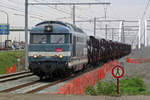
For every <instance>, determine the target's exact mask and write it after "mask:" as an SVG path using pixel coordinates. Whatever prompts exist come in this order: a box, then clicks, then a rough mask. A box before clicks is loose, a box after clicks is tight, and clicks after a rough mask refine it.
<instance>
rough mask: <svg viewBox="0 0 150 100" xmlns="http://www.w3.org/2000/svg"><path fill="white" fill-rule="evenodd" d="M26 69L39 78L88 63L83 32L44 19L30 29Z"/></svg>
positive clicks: (58, 22)
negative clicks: (27, 65) (27, 66)
mask: <svg viewBox="0 0 150 100" xmlns="http://www.w3.org/2000/svg"><path fill="white" fill-rule="evenodd" d="M28 55H29V69H30V70H31V71H32V72H33V73H34V74H36V75H38V76H39V77H40V78H42V77H43V76H44V77H52V76H53V74H54V73H57V74H58V73H59V74H64V72H66V71H68V70H69V71H70V70H72V71H78V70H81V69H82V68H83V67H84V66H85V64H87V63H88V57H87V34H86V33H84V32H83V31H82V30H81V29H80V28H78V27H76V26H74V25H72V24H69V23H63V22H60V21H45V22H42V23H39V24H37V25H36V26H35V27H34V28H33V29H32V30H31V32H30V43H29V53H28Z"/></svg>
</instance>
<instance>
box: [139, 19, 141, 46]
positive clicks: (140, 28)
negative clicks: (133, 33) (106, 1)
mask: <svg viewBox="0 0 150 100" xmlns="http://www.w3.org/2000/svg"><path fill="white" fill-rule="evenodd" d="M138 36H139V37H138V40H139V41H138V48H139V49H141V20H139V33H138Z"/></svg>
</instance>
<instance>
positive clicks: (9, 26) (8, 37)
mask: <svg viewBox="0 0 150 100" xmlns="http://www.w3.org/2000/svg"><path fill="white" fill-rule="evenodd" d="M6 15H7V25H8V34H7V40H8V39H9V27H10V26H9V16H8V13H7V12H6Z"/></svg>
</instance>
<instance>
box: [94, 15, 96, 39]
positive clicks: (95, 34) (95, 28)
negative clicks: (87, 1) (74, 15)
mask: <svg viewBox="0 0 150 100" xmlns="http://www.w3.org/2000/svg"><path fill="white" fill-rule="evenodd" d="M95 36H96V18H95V17H94V37H95Z"/></svg>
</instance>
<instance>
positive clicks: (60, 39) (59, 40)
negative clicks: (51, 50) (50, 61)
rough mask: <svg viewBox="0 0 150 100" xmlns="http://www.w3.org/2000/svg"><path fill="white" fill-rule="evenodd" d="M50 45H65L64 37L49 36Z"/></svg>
mask: <svg viewBox="0 0 150 100" xmlns="http://www.w3.org/2000/svg"><path fill="white" fill-rule="evenodd" d="M50 40H51V41H50V43H65V36H64V35H51V39H50Z"/></svg>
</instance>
